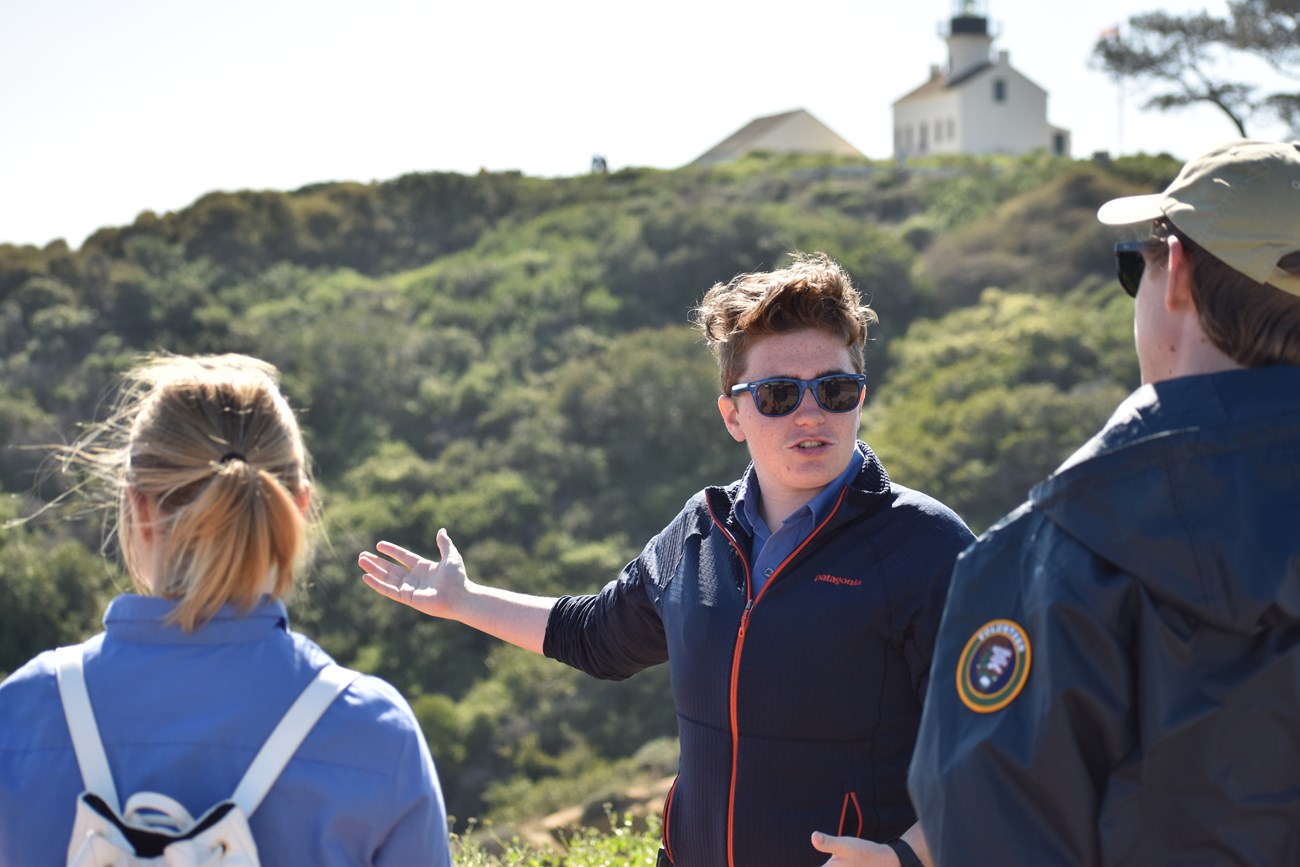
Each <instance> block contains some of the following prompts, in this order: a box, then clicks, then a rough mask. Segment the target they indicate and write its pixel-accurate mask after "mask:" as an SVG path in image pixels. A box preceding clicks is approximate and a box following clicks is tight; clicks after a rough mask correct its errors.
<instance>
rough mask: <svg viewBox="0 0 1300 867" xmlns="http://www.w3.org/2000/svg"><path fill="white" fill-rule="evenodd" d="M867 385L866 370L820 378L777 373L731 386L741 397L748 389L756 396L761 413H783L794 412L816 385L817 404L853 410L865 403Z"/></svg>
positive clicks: (829, 408) (752, 395)
mask: <svg viewBox="0 0 1300 867" xmlns="http://www.w3.org/2000/svg"><path fill="white" fill-rule="evenodd" d="M866 388H867V377H866V375H865V374H862V373H832V374H829V375H828V376H819V377H817V378H816V379H792V378H790V377H788V376H773V377H771V378H770V379H758V380H755V381H754V382H738V383H736V384H735V385H733V386H732V387H731V396H732V397H739V396H740V394H741V393H742V392H746V391H747V392H749V394H750V396H751V397H752V398H754V408H755V409H757V410H758V411H759V412H760V413H762V414H763V415H768V416H781V415H789V414H790V413H792V412H794V411H795V409H796V408H797V407H798V406H799V403H800V401H802V400H803V393H804V392H805V391H807V390H808V389H812V393H813V397H815V398H816V399H817V405H818V406H820V407H821V408H822V409H824V410H826V411H827V412H852V411H853V410H855V409H857V408H858V406H859V404H861V403H862V395H863V393H864V392H865V391H866Z"/></svg>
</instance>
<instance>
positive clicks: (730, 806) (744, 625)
mask: <svg viewBox="0 0 1300 867" xmlns="http://www.w3.org/2000/svg"><path fill="white" fill-rule="evenodd" d="M848 490H849V486H848V485H845V486H844V487H842V488H840V495H839V498H838V499H836V500H835V505H834V506H833V507H832V508H831V510H830V513H829V514H827V515H826V518H825V519H824V520H823V521H822V522H821V523H820V524H818V525H817V526H816V527H814V528H813V531H812V532H811V533H809V534H808V538H806V539H804V540H803V541H802V542H800V543H799V547H797V548H795V549H794V550H793V551H791V552H790V554H789V556H787V557H786V558H785V559H784V560H782V561H781V564H780V565H779V566H777V567H776V568H775V569H773V570H772V574H771V575H769V576H767V580H766V581H764V582H763V586H762V587H761V588H760V589H759V591H758V595H757V596H755V595H753V594H754V583H753V576H752V575H751V574H750V571H749V561H748V560H746V559H745V552H744V551H742V550H741V549H740V544H739V543H738V542H736V539H735V537H734V536H732V535H731V534H730V533H728V532H727V528H726V527H724V526H722V522H720V521H719V520H718V518H717V516H716V515H714V514H713V506H712V504H708V503H706V505H708V508H709V517H710V518H711V519H712V520H713V524H714V526H716V527H717V528H718V529H719V530H721V531H722V535H724V536H726V537H727V541H728V542H730V543H731V547H732V548H735V549H736V554H737V555H739V557H740V562H741V565H743V566H744V567H745V599H746V602H745V612H744V613H743V614H742V615H741V616H740V629H739V630H738V631H737V633H736V648H735V650H734V651H733V652H732V656H731V685H730V688H729V689H730V695H729V696H728V704H729V705H730V711H731V784H730V786H729V787H728V791H727V867H735V864H736V857H735V836H736V834H735V824H736V774H737V772H738V771H739V765H740V755H739V754H740V720H739V716H738V710H737V706H736V698H737V696H736V694H737V692H738V690H737V683H738V682H739V680H740V654H741V651H742V650H743V649H744V646H745V630H746V629H748V628H749V615H750V612H751V611H753V610H754V606H755V605H756V604H757V603H758V600H759V599H761V598H763V594H764V593H766V592H767V588H769V587H771V586H772V583H773V582H774V581H775V580H776V576H777V575H779V574H780V573H781V570H782V569H784V568H785V567H786V564H787V563H789V562H790V561H791V560H793V559H794V558H795V557H797V556H798V555H799V552H800V551H802V550H803V549H804V548H805V547H807V545H808V543H809V542H811V541H812V540H813V539H814V538H815V537H816V536H817V534H818V533H820V532H821V530H822V528H823V527H825V526H826V524H827V522H828V521H830V519H831V518H833V517H835V513H836V512H838V511H839V510H840V504H841V503H843V502H844V495H845V494H846V493H847V492H848ZM855 802H856V799H855Z"/></svg>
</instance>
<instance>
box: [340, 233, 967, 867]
mask: <svg viewBox="0 0 1300 867" xmlns="http://www.w3.org/2000/svg"><path fill="white" fill-rule="evenodd" d="M695 318H696V322H697V324H698V325H699V327H700V329H701V331H702V332H703V335H704V337H705V339H706V341H707V342H708V343H709V345H710V346H711V348H712V350H713V352H714V354H715V355H716V357H717V360H718V365H719V369H720V378H721V383H722V394H721V396H719V397H718V400H717V404H718V411H719V413H720V414H721V416H722V422H723V424H724V426H725V427H726V429H727V432H728V433H729V434H730V435H731V436H732V437H733V438H734V439H735V440H736V441H738V442H743V443H745V444H746V446H747V447H748V449H749V454H750V458H751V459H752V463H751V465H750V467H749V468H748V470H747V471H746V472H745V474H744V476H743V477H742V478H740V479H737V480H736V481H734V482H732V483H731V484H729V485H726V486H725V487H710V488H706V489H705V490H703V491H701V492H699V493H698V494H696V495H695V496H694V497H693V498H692V499H691V500H690V501H689V502H688V503H687V504H686V506H685V507H684V508H683V510H682V511H681V513H680V514H679V515H678V516H677V517H676V518H675V519H674V520H673V521H672V523H670V524H669V525H668V526H667V527H666V528H665V529H664V530H663V531H662V532H660V533H659V534H658V535H657V536H655V537H654V538H653V539H651V540H650V542H649V543H648V544H647V545H646V546H645V549H644V550H643V551H642V552H641V554H640V555H639V556H638V557H637V558H636V559H635V560H633V561H632V562H631V563H629V564H628V565H627V566H626V567H625V568H624V569H623V572H622V574H621V575H620V576H619V577H618V578H617V579H615V580H613V581H611V582H610V583H609V584H608V585H606V586H605V587H604V588H603V589H602V590H601V591H600V592H599V593H597V594H594V595H585V596H563V597H560V598H559V599H553V598H542V597H536V596H527V595H523V594H519V593H513V592H510V591H507V590H500V589H494V588H493V587H490V586H486V585H482V584H478V583H476V582H473V581H470V580H469V578H468V577H467V575H466V568H465V564H464V563H463V562H462V560H461V556H460V554H459V553H458V552H457V550H456V547H455V545H454V544H452V541H451V538H450V536H449V535H448V534H447V531H446V530H440V531H439V533H438V539H437V542H438V550H439V554H440V559H439V560H437V561H434V560H429V559H426V558H424V557H422V556H420V555H418V554H416V553H413V552H412V551H409V550H407V549H405V548H402V547H399V546H398V545H395V544H393V543H391V542H380V543H379V544H378V546H377V549H376V550H377V551H378V554H375V553H371V552H368V551H367V552H364V553H362V554H361V556H360V559H359V562H360V565H361V568H362V569H363V570H364V572H365V581H366V583H367V584H368V585H369V586H371V587H372V588H374V589H375V590H377V591H378V592H380V593H382V594H383V595H385V596H387V597H389V598H391V599H396V600H398V601H400V602H403V603H405V604H407V605H410V606H412V607H414V608H416V609H418V610H420V611H423V612H424V613H426V614H429V615H431V616H434V617H444V618H448V619H451V620H458V621H460V622H462V623H465V624H468V625H469V626H472V627H474V628H476V629H479V630H482V631H483V632H486V633H488V634H490V635H493V636H496V637H498V638H501V639H503V640H505V641H508V642H510V643H512V644H515V645H518V646H519V647H522V648H525V649H527V650H532V651H534V652H537V653H543V654H545V655H546V656H549V657H551V658H554V659H558V660H560V661H562V662H565V663H568V664H569V665H573V666H575V667H577V668H579V669H582V670H583V671H586V672H587V673H589V674H591V675H593V676H596V677H601V678H607V679H612V680H619V679H623V678H626V677H629V676H630V675H633V674H636V673H637V672H638V671H641V670H642V669H644V668H647V667H648V666H651V665H657V664H659V663H662V662H665V661H666V662H668V664H669V666H670V668H671V674H672V684H673V701H674V704H675V706H676V710H677V720H678V729H679V734H680V740H681V766H680V769H679V774H678V777H677V781H676V783H675V784H674V786H673V788H672V790H671V791H670V792H669V795H668V797H667V801H666V803H665V806H664V818H663V851H662V853H661V855H660V864H675V865H681V867H720V865H726V867H765V865H776V864H779V865H782V867H800V865H808V867H813V865H822V864H825V863H827V855H828V854H832V853H833V852H838V851H854V852H857V853H859V854H860V855H861V857H862V859H863V860H861V862H860V863H862V864H871V865H880V867H899V865H900V864H901V865H904V867H912V865H915V864H917V863H923V862H922V861H918V860H917V856H916V854H915V853H914V852H913V850H914V849H915V852H916V853H920V854H921V855H922V856H924V855H925V852H926V849H925V841H924V838H923V836H922V834H921V832H920V829H919V828H918V827H917V826H916V816H915V814H914V812H913V810H912V805H911V802H910V801H909V799H908V794H907V789H906V774H907V766H908V762H909V761H910V759H911V755H912V748H913V745H914V742H915V738H916V731H917V725H918V723H919V721H920V716H921V700H922V696H923V695H924V694H925V688H926V684H927V681H928V680H929V671H930V657H931V651H932V641H933V637H934V634H935V630H936V628H937V625H938V622H939V618H940V616H941V613H942V608H943V602H944V598H945V596H946V594H947V588H948V577H949V574H950V572H951V569H952V564H953V560H954V558H955V557H956V556H957V554H958V552H959V551H961V550H962V549H963V548H964V547H965V546H966V545H967V544H968V543H969V542H970V541H971V539H972V535H971V533H970V531H969V530H968V529H967V528H966V525H965V524H964V523H963V522H962V521H961V520H960V519H959V518H958V517H957V516H956V515H955V514H954V513H953V512H952V511H951V510H949V509H948V508H947V507H945V506H944V505H943V504H941V503H939V502H937V501H935V500H934V499H932V498H930V497H928V496H926V495H925V494H922V493H919V492H917V491H913V490H909V489H908V488H905V487H903V486H901V485H898V484H896V483H894V482H892V481H891V480H890V478H889V476H888V475H887V474H886V473H885V469H884V467H883V466H881V464H880V461H879V460H878V459H877V458H876V455H875V454H874V453H873V452H872V451H871V449H870V448H868V447H867V445H866V444H865V443H862V442H859V441H858V440H857V432H858V427H859V423H860V420H861V407H862V402H863V400H864V398H865V396H866V377H865V375H864V374H863V370H864V342H865V340H866V336H867V327H868V326H869V325H872V324H874V323H875V322H876V314H875V313H874V312H873V311H872V310H871V309H870V308H868V307H865V306H863V305H862V301H861V298H860V296H859V295H858V292H857V290H856V289H855V288H854V287H853V285H852V281H851V279H850V278H849V276H848V274H847V273H845V271H844V270H843V269H842V268H841V267H840V266H839V265H838V264H836V263H834V262H832V261H831V260H830V259H828V258H826V257H825V256H823V255H815V256H796V257H795V259H794V262H793V263H792V264H791V265H790V266H789V267H787V268H784V269H781V270H777V271H773V272H769V273H753V274H742V275H739V276H737V277H736V278H734V279H733V280H731V281H730V282H729V283H726V284H721V283H720V284H717V285H715V286H714V287H713V288H712V289H710V290H709V291H708V293H707V294H706V295H705V296H704V299H703V301H702V303H701V304H700V306H699V308H698V309H697V310H696V311H695ZM629 387H636V386H635V383H633V384H631V385H630V386H629ZM645 399H646V400H663V399H664V396H663V395H652V394H647V395H645ZM683 445H684V447H688V444H683ZM636 494H637V492H636V491H629V492H628V496H636ZM870 841H876V842H870ZM836 863H838V862H836Z"/></svg>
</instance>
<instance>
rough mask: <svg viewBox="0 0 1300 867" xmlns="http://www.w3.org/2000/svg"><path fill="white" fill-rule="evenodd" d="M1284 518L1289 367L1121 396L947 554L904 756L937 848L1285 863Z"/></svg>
mask: <svg viewBox="0 0 1300 867" xmlns="http://www.w3.org/2000/svg"><path fill="white" fill-rule="evenodd" d="M1298 527H1300V367H1286V366H1277V367H1265V368H1257V369H1251V370H1233V371H1227V372H1222V373H1215V374H1210V375H1204V376H1188V377H1181V378H1178V379H1172V380H1167V381H1164V382H1160V383H1156V384H1154V385H1148V386H1144V387H1142V388H1140V389H1138V390H1137V391H1135V392H1134V393H1133V394H1132V395H1131V396H1130V397H1129V399H1128V400H1126V401H1125V402H1124V403H1123V404H1122V405H1121V406H1120V407H1119V409H1118V410H1117V411H1116V412H1115V414H1114V416H1113V417H1112V418H1111V420H1110V422H1109V423H1108V424H1107V425H1106V427H1105V429H1104V430H1102V431H1101V432H1100V433H1099V434H1098V435H1097V436H1096V437H1094V438H1093V439H1092V440H1091V441H1090V442H1089V443H1088V444H1087V445H1085V446H1084V447H1083V448H1081V449H1080V450H1079V451H1078V452H1076V453H1075V454H1074V456H1072V457H1071V458H1070V459H1069V460H1068V461H1066V463H1065V464H1064V465H1063V466H1062V467H1061V468H1060V469H1058V470H1057V471H1056V473H1055V474H1053V476H1052V477H1051V478H1050V479H1048V480H1047V481H1045V482H1043V483H1041V484H1040V485H1038V486H1036V487H1035V488H1034V489H1033V490H1032V491H1031V492H1030V498H1029V501H1028V502H1026V503H1025V504H1024V505H1023V506H1022V507H1021V508H1019V509H1018V510H1016V511H1015V512H1013V513H1012V514H1011V515H1009V516H1008V517H1007V518H1006V519H1005V520H1004V521H1002V522H999V523H998V524H997V525H995V526H994V527H993V528H992V529H990V530H989V532H988V533H987V534H985V535H984V536H982V537H981V538H980V541H979V542H978V543H977V544H975V545H974V546H972V547H971V548H970V549H968V551H967V552H966V553H965V554H963V555H962V556H961V558H960V560H959V561H958V563H957V566H956V569H955V571H954V574H953V580H952V595H951V597H950V598H949V602H948V606H947V612H946V613H945V614H944V619H943V625H942V627H941V630H940V634H939V641H938V649H937V651H936V653H935V660H934V677H933V679H932V682H931V684H930V692H929V698H928V700H927V703H926V710H925V715H924V722H923V723H922V726H921V735H920V739H919V741H918V744H917V748H916V754H915V761H914V765H913V767H912V771H911V786H912V789H911V790H912V793H913V795H914V796H915V799H916V805H917V808H918V809H919V811H920V813H921V818H922V824H923V827H924V828H925V831H926V837H927V840H928V842H929V845H930V853H931V855H932V856H933V857H934V861H935V863H936V864H937V865H941V867H964V865H968V864H973V865H979V864H1025V865H1038V864H1050V865H1062V867H1069V865H1076V867H1103V865H1104V867H1147V865H1180V867H1182V865H1220V864H1225V865H1226V864H1233V865H1269V867H1272V865H1296V864H1300V536H1297V528H1298ZM991 623H998V624H1000V626H999V627H998V628H1001V629H1003V630H1008V629H1010V628H1011V627H1008V626H1007V625H1006V624H1014V629H1015V630H1018V633H1019V635H1018V637H1019V638H1020V643H1021V647H1020V648H1019V652H1017V653H1008V654H1005V655H1004V664H1003V665H1002V666H1001V668H1002V671H1003V672H1008V673H1015V672H1017V671H1019V675H1018V676H1015V677H1009V676H1007V675H1003V678H1004V679H1005V682H1006V683H1007V684H1008V686H1009V688H1005V689H1000V684H999V682H998V680H997V679H990V680H989V681H988V685H987V686H985V685H984V684H982V683H980V682H979V677H980V676H981V675H982V673H983V672H984V671H985V670H987V666H981V660H980V657H979V654H978V653H977V652H974V651H975V650H977V649H978V646H979V645H980V644H981V643H983V644H985V645H988V646H991V642H992V641H996V640H997V639H996V637H995V638H992V639H990V638H989V635H990V634H991V633H989V629H988V625H989V624H991ZM1003 634H1007V633H1006V632H1005V631H1004V633H1003ZM1004 648H1005V645H1004ZM999 692H1000V693H1001V695H1000V697H998V698H997V700H988V699H989V698H992V697H996V696H997V695H998V693H999Z"/></svg>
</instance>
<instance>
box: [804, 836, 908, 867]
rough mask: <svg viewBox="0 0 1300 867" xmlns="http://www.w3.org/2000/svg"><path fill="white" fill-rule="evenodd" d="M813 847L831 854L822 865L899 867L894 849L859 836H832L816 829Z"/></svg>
mask: <svg viewBox="0 0 1300 867" xmlns="http://www.w3.org/2000/svg"><path fill="white" fill-rule="evenodd" d="M812 844H813V848H814V849H816V850H817V851H818V852H825V853H826V854H828V855H830V856H831V859H830V860H829V861H827V862H826V863H825V864H824V865H822V867H898V856H897V855H895V854H894V850H893V849H890V848H889V847H888V846H885V845H882V844H880V843H872V842H871V841H870V840H862V839H860V838H858V837H832V836H831V835H830V834H823V833H821V832H820V831H814V832H813V835H812Z"/></svg>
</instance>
